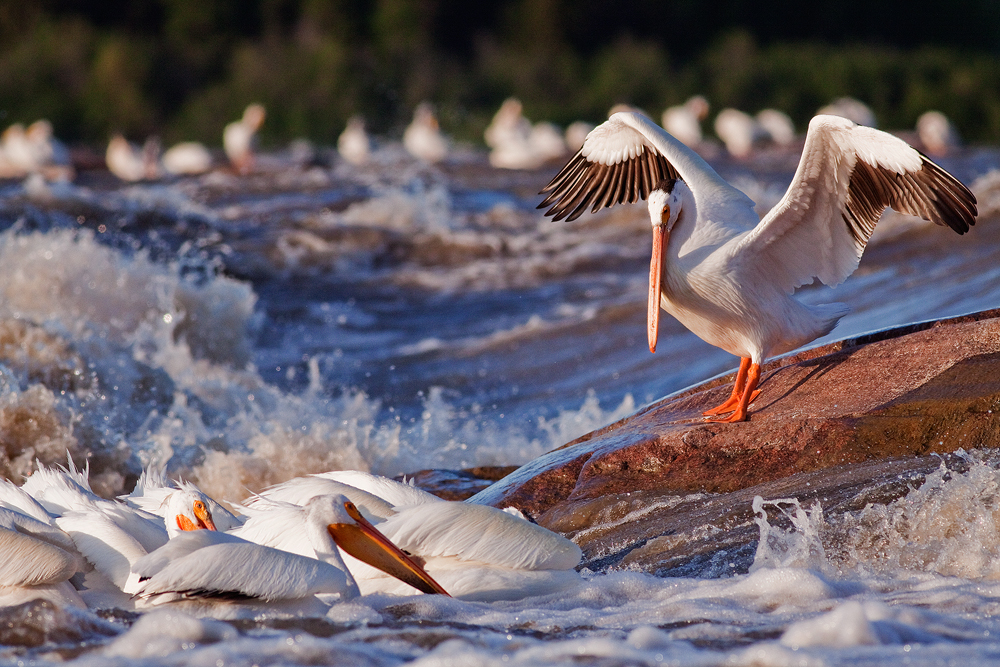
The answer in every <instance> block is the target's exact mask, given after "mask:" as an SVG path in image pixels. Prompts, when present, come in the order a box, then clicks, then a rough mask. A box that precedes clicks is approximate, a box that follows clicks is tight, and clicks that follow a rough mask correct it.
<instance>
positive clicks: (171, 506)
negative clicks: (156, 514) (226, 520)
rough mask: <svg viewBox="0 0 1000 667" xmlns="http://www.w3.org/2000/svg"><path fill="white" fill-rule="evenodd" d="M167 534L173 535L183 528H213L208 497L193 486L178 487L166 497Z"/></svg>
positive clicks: (213, 522) (183, 529)
mask: <svg viewBox="0 0 1000 667" xmlns="http://www.w3.org/2000/svg"><path fill="white" fill-rule="evenodd" d="M166 504H167V514H166V518H165V522H166V526H167V534H168V535H170V536H171V537H173V536H174V535H176V534H177V533H178V532H180V531H185V530H215V521H213V520H212V512H211V510H209V509H208V498H207V497H206V496H205V494H203V493H202V492H201V491H198V490H195V489H193V488H180V489H178V490H176V491H174V492H173V493H171V494H170V495H169V496H167V498H166Z"/></svg>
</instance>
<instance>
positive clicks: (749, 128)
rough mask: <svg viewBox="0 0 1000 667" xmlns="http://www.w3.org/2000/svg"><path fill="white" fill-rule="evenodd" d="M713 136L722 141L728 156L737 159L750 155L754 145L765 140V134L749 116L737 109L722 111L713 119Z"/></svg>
mask: <svg viewBox="0 0 1000 667" xmlns="http://www.w3.org/2000/svg"><path fill="white" fill-rule="evenodd" d="M715 134H716V135H717V136H718V137H719V138H720V139H722V143H724V144H725V145H726V150H727V151H729V154H730V155H732V156H733V157H737V158H745V157H748V156H749V155H750V151H751V150H753V147H754V144H756V143H757V142H759V141H762V140H764V139H767V132H766V131H765V130H764V128H762V127H761V126H760V124H759V123H758V122H757V120H756V119H755V118H754V117H753V116H751V115H750V114H747V113H744V112H742V111H740V110H738V109H723V110H722V111H720V112H719V115H718V116H716V117H715Z"/></svg>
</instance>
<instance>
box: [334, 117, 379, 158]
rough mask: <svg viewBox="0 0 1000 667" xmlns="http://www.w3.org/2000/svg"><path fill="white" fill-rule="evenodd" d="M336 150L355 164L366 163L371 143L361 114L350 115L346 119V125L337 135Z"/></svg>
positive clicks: (369, 155) (369, 154)
mask: <svg viewBox="0 0 1000 667" xmlns="http://www.w3.org/2000/svg"><path fill="white" fill-rule="evenodd" d="M337 152H338V153H340V156H341V157H342V158H344V159H345V160H347V161H348V162H350V163H351V164H353V165H356V166H360V165H363V164H365V163H367V162H368V160H369V158H371V152H372V143H371V139H370V138H369V137H368V132H367V131H366V130H365V121H364V119H363V118H362V117H361V116H351V118H350V119H349V120H348V121H347V127H345V128H344V131H343V132H341V133H340V136H339V137H337Z"/></svg>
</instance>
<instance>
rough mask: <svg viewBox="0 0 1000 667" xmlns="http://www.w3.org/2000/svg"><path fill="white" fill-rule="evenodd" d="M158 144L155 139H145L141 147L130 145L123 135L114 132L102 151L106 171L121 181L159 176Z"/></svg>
mask: <svg viewBox="0 0 1000 667" xmlns="http://www.w3.org/2000/svg"><path fill="white" fill-rule="evenodd" d="M159 152H160V146H159V142H158V141H155V140H147V141H146V143H145V144H144V145H143V147H142V148H137V147H134V146H132V144H130V143H129V142H128V140H127V139H125V137H123V136H122V135H120V134H116V135H115V136H113V137H111V141H109V142H108V150H107V151H105V153H104V163H105V164H106V165H107V167H108V171H110V172H111V173H112V174H114V175H115V176H117V177H118V178H120V179H121V180H123V181H129V182H132V183H134V182H136V181H141V180H144V179H147V180H155V179H156V178H159V175H160V168H159V164H158V163H157V160H158V158H159Z"/></svg>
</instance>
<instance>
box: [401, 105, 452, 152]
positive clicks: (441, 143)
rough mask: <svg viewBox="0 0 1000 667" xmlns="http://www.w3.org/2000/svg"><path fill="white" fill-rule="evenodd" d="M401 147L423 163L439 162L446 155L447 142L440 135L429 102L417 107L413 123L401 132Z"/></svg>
mask: <svg viewBox="0 0 1000 667" xmlns="http://www.w3.org/2000/svg"><path fill="white" fill-rule="evenodd" d="M403 146H404V147H405V148H406V150H407V151H409V153H410V155H412V156H413V157H416V158H419V159H421V160H423V161H424V162H430V163H435V162H440V161H441V160H443V159H444V158H445V156H446V155H447V154H448V141H447V140H446V139H445V138H444V135H442V134H441V127H440V126H439V125H438V120H437V117H436V116H435V115H434V107H433V106H431V103H430V102H421V103H420V104H418V105H417V108H416V109H415V110H414V112H413V121H411V122H410V124H409V125H408V126H407V127H406V130H405V131H404V132H403Z"/></svg>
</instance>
